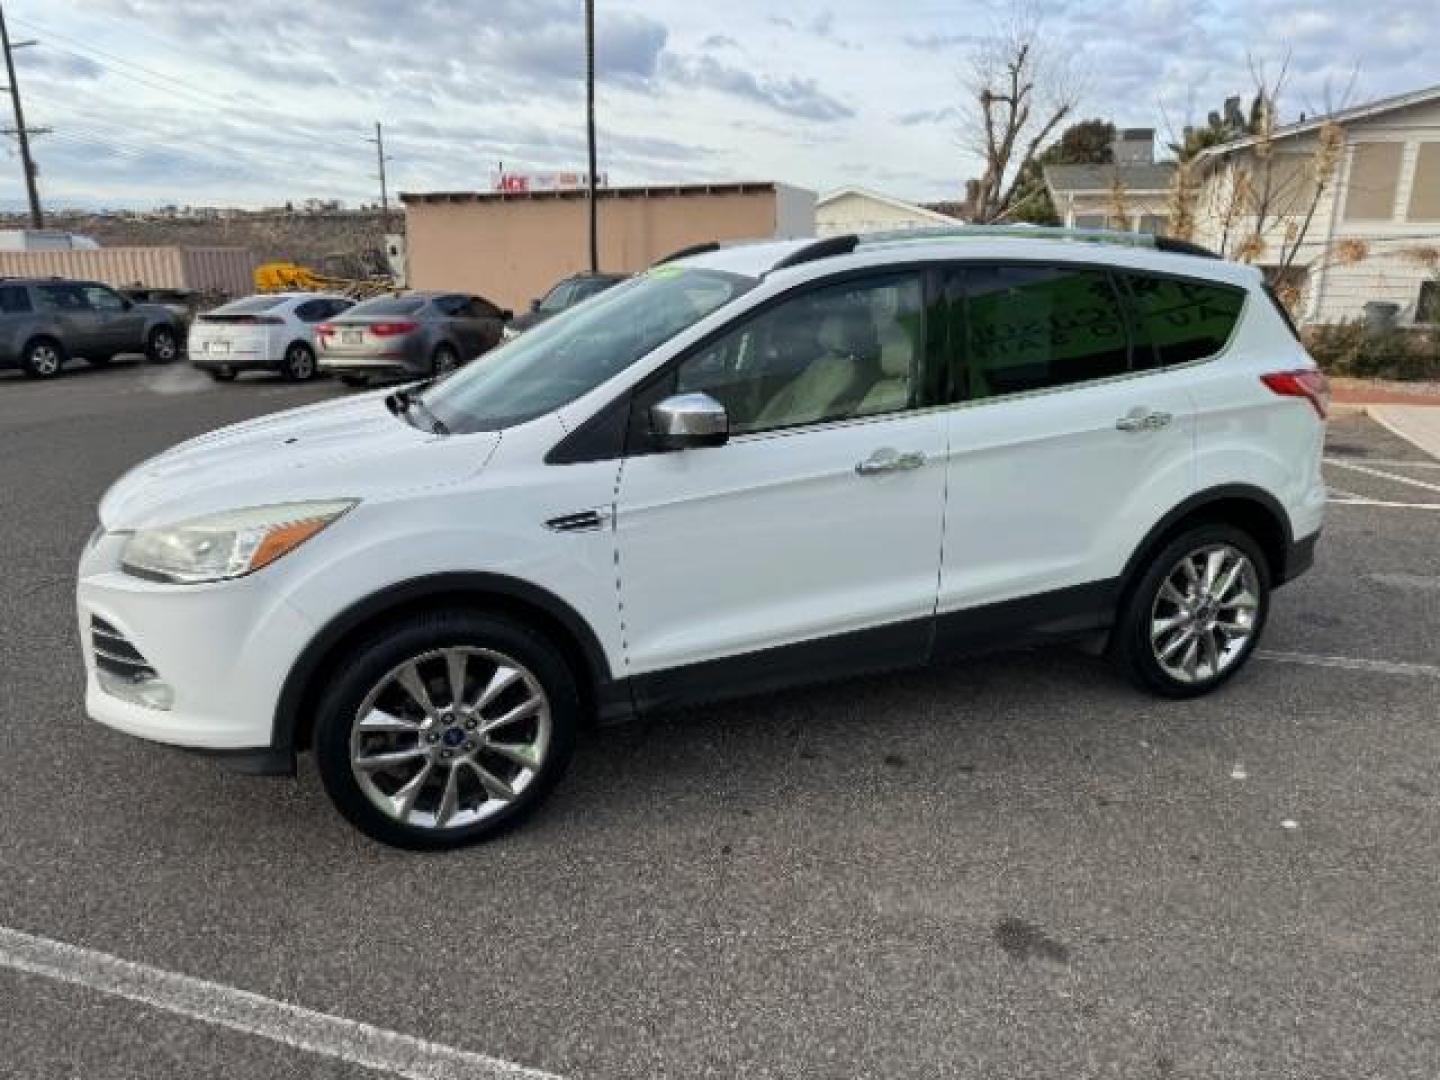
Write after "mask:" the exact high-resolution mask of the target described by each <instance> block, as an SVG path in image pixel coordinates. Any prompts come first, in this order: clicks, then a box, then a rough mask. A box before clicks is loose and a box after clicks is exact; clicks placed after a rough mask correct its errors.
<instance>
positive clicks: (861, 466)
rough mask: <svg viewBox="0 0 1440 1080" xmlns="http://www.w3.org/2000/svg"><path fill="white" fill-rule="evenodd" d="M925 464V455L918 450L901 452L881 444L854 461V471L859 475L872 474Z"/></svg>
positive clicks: (902, 469)
mask: <svg viewBox="0 0 1440 1080" xmlns="http://www.w3.org/2000/svg"><path fill="white" fill-rule="evenodd" d="M924 464H925V455H924V454H923V453H921V452H920V451H919V450H911V451H910V452H909V453H905V454H902V453H900V451H898V450H894V449H891V448H890V447H888V446H882V447H881V448H880V449H879V450H876V451H875V452H874V453H873V454H871V455H870V456H869V457H868V458H866V459H865V460H864V461H858V462H856V463H855V472H856V473H858V474H859V475H860V476H874V475H876V474H877V473H889V472H908V471H910V470H911V469H918V468H920V466H922V465H924Z"/></svg>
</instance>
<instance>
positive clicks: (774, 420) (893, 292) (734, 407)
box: [675, 273, 925, 435]
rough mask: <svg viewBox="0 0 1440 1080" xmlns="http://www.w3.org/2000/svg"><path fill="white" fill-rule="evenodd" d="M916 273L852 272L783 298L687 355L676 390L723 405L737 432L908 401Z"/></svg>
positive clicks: (915, 332) (919, 349)
mask: <svg viewBox="0 0 1440 1080" xmlns="http://www.w3.org/2000/svg"><path fill="white" fill-rule="evenodd" d="M924 339H925V316H924V296H923V290H922V287H921V280H920V277H919V276H918V275H916V274H909V273H907V274H900V275H894V274H891V275H886V276H885V277H882V278H875V279H869V280H859V281H848V282H845V283H843V284H838V285H831V286H826V287H821V288H818V289H814V290H812V291H809V292H806V293H803V294H801V295H800V296H797V297H794V298H792V299H788V300H784V301H782V302H781V303H779V304H777V305H776V306H775V307H773V308H770V309H769V310H768V311H765V312H763V313H762V314H760V315H758V316H756V317H755V318H753V319H751V320H749V321H748V322H746V323H745V324H743V325H742V326H740V327H739V328H737V329H735V330H732V331H730V332H729V333H727V334H725V335H724V336H723V337H721V338H720V339H718V340H717V341H715V342H714V343H712V344H711V345H709V346H707V347H706V348H704V349H702V350H701V351H700V352H698V353H696V354H695V355H693V356H691V357H689V358H687V359H686V360H685V361H684V362H683V363H681V365H680V367H679V369H678V370H677V373H676V383H675V392H676V393H682V394H683V393H696V392H703V393H706V394H709V395H710V396H711V397H713V398H715V399H716V400H717V401H719V402H720V403H721V404H722V405H724V406H725V411H726V412H727V413H728V414H729V417H730V430H731V432H732V433H733V434H737V435H743V434H746V433H747V432H757V431H769V430H773V429H776V428H788V427H796V426H799V425H802V424H815V423H820V422H823V421H827V420H843V419H848V418H850V417H858V416H873V415H879V414H881V413H887V412H895V411H897V410H901V409H905V408H907V407H908V406H909V405H910V404H911V403H912V401H913V399H914V393H915V389H916V388H917V387H918V385H919V374H918V373H919V367H920V358H921V356H922V355H923V354H924Z"/></svg>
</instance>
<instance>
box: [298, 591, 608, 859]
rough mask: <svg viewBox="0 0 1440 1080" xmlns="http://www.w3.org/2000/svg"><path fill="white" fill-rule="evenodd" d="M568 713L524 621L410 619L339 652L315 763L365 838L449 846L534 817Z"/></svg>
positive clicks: (466, 616)
mask: <svg viewBox="0 0 1440 1080" xmlns="http://www.w3.org/2000/svg"><path fill="white" fill-rule="evenodd" d="M579 713H580V700H579V694H578V692H577V689H576V684H575V677H574V675H573V674H572V673H571V671H570V668H569V666H568V664H567V663H566V661H565V659H564V657H563V656H562V655H561V653H560V652H559V651H558V650H557V649H556V648H555V647H554V646H553V645H552V644H551V643H550V642H549V641H547V640H546V639H545V638H543V637H541V636H540V635H538V634H537V633H535V632H534V631H532V630H531V629H529V628H528V627H526V626H525V625H523V624H521V623H518V622H515V621H512V620H510V619H507V618H502V617H499V616H491V615H483V614H478V613H475V612H469V611H449V612H439V613H433V614H424V615H418V616H412V617H409V618H406V619H404V620H402V621H400V622H398V623H396V624H394V625H392V626H389V627H387V628H385V629H384V630H383V631H380V632H377V633H375V634H372V635H371V636H370V637H369V638H368V639H366V640H364V641H362V642H361V643H360V644H359V645H358V646H357V647H356V648H355V649H354V650H352V651H350V652H349V654H348V655H347V657H346V662H345V664H344V666H343V667H342V668H341V670H339V671H338V672H337V673H336V675H335V677H334V682H333V683H332V685H331V686H330V687H329V688H328V691H327V692H326V693H325V694H324V696H323V699H322V702H321V706H320V709H319V712H318V715H317V719H316V728H315V739H314V747H315V756H316V762H317V765H318V767H319V770H320V778H321V781H322V782H323V783H324V786H325V790H326V791H327V793H328V794H329V795H330V798H331V800H332V801H333V802H334V804H335V806H336V808H337V809H338V810H339V811H340V813H341V814H343V815H344V816H345V817H346V818H347V819H348V820H349V821H350V822H351V823H352V824H353V825H355V826H356V827H357V828H359V829H360V830H361V831H362V832H364V833H366V834H367V835H369V836H371V837H373V838H374V839H376V840H379V841H381V842H383V843H386V844H391V845H394V846H396V847H402V848H411V849H417V850H418V849H440V848H453V847H459V846H461V845H464V844H470V843H474V842H476V841H479V840H484V839H487V838H488V837H491V836H493V835H495V834H496V833H498V832H500V831H502V830H504V829H506V828H508V827H510V826H513V825H515V824H516V823H518V822H519V821H520V820H522V819H523V818H525V817H526V816H528V815H529V814H530V813H531V812H532V811H534V809H535V808H536V807H537V806H538V805H539V804H540V803H541V801H542V800H543V799H544V798H545V796H546V794H547V793H548V792H549V791H550V789H551V788H552V787H553V786H554V785H555V783H556V781H558V780H559V779H560V777H561V775H562V774H563V773H564V771H565V768H566V766H567V764H568V763H569V760H570V755H571V753H572V751H573V749H574V744H575V732H576V729H577V726H578V723H579Z"/></svg>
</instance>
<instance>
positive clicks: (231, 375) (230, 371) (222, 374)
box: [205, 367, 235, 382]
mask: <svg viewBox="0 0 1440 1080" xmlns="http://www.w3.org/2000/svg"><path fill="white" fill-rule="evenodd" d="M205 370H206V371H208V372H209V373H210V378H212V379H214V380H215V381H216V382H234V381H235V369H234V368H228V367H216V368H206V369H205Z"/></svg>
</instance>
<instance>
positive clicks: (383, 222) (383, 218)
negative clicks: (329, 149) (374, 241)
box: [365, 120, 390, 232]
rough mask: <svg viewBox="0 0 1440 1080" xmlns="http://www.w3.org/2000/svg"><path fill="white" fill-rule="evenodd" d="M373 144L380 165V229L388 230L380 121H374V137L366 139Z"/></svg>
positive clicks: (382, 135) (383, 153) (383, 148)
mask: <svg viewBox="0 0 1440 1080" xmlns="http://www.w3.org/2000/svg"><path fill="white" fill-rule="evenodd" d="M365 141H366V142H372V143H374V144H375V161H376V163H377V164H378V165H379V166H380V231H381V232H389V231H390V193H389V191H388V190H387V189H386V187H385V160H386V159H385V136H384V134H383V133H382V132H381V130H380V121H379V120H376V121H375V137H374V138H373V139H366V140H365Z"/></svg>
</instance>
